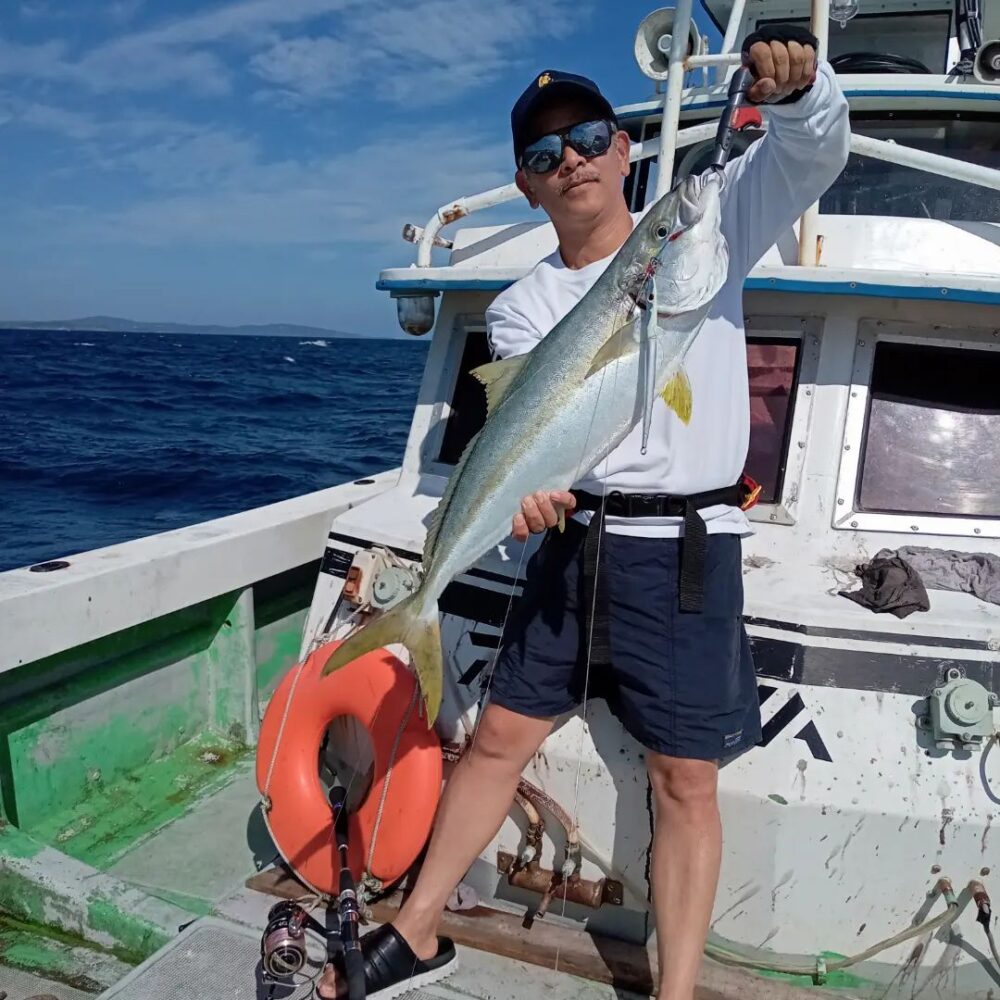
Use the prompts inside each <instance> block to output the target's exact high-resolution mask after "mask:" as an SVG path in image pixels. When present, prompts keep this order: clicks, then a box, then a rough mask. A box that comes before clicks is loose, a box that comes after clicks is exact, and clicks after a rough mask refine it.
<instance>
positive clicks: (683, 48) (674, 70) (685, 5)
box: [656, 0, 694, 198]
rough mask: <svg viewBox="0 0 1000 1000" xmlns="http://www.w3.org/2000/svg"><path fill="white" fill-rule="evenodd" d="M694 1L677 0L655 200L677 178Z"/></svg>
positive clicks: (664, 192) (664, 100)
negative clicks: (680, 125)
mask: <svg viewBox="0 0 1000 1000" xmlns="http://www.w3.org/2000/svg"><path fill="white" fill-rule="evenodd" d="M693 2H694V0H677V8H676V9H675V11H674V27H673V35H672V37H671V39H670V68H669V70H668V71H667V92H666V95H665V96H664V98H663V118H662V120H661V121H660V156H659V164H658V166H657V173H656V197H657V198H660V197H662V196H663V195H664V194H666V193H667V191H669V190H670V185H671V182H672V180H673V176H674V153H675V152H676V150H677V124H678V122H679V121H680V117H681V96H682V94H683V92H684V74H685V72H686V70H685V68H684V60H685V59H686V58H687V47H688V38H689V36H690V33H691V7H692V5H693Z"/></svg>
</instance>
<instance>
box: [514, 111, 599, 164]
mask: <svg viewBox="0 0 1000 1000" xmlns="http://www.w3.org/2000/svg"><path fill="white" fill-rule="evenodd" d="M614 131H615V130H614V127H613V126H612V124H611V122H609V121H605V120H603V119H599V120H596V121H592V122H579V123H578V124H576V125H572V126H570V128H567V129H563V130H562V131H561V132H550V133H549V134H548V135H543V136H542V137H541V138H540V139H536V140H535V141H534V142H533V143H531V144H530V145H527V146H525V147H524V151H523V152H522V153H521V163H520V166H521V169H522V170H530V171H531V173H533V174H547V173H549V171H551V170H555V169H556V167H558V166H559V164H560V163H562V158H563V153H564V152H565V151H566V147H567V146H569V148H570V149H572V150H573V151H574V152H576V153H579V154H580V156H586V157H591V156H601V155H603V154H604V153H606V152H607V151H608V149H609V148H610V147H611V137H612V136H613V135H614Z"/></svg>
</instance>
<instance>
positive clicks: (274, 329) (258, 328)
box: [0, 316, 397, 339]
mask: <svg viewBox="0 0 1000 1000" xmlns="http://www.w3.org/2000/svg"><path fill="white" fill-rule="evenodd" d="M0 330H68V331H73V332H77V333H200V334H228V335H229V336H241V337H310V338H314V339H321V338H326V337H352V338H361V337H363V336H364V335H363V334H360V333H347V332H345V331H344V330H327V329H325V328H324V327H321V326H299V325H297V324H295V323H262V324H259V325H250V326H193V325H191V324H188V323H141V322H139V321H138V320H134V319H120V318H119V317H117V316H84V317H83V318H82V319H64V320H53V321H51V322H43V321H38V320H20V321H18V320H9V321H8V320H0ZM392 339H397V338H396V337H393V338H392Z"/></svg>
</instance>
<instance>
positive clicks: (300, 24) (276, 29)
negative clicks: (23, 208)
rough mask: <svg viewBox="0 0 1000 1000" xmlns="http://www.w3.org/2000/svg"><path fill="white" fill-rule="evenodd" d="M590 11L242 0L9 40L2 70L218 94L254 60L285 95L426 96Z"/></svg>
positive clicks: (1, 47) (520, 2)
mask: <svg viewBox="0 0 1000 1000" xmlns="http://www.w3.org/2000/svg"><path fill="white" fill-rule="evenodd" d="M139 2H141V0H118V2H117V3H116V4H115V5H113V9H114V10H117V11H119V12H120V16H121V17H126V16H128V15H129V14H131V13H134V9H135V7H136V5H137V3H139ZM588 12H589V3H587V2H576V3H574V2H573V0H548V2H547V3H539V2H538V0H506V2H505V3H499V4H498V3H494V2H492V0H415V2H414V3H413V4H411V5H404V4H403V3H402V2H400V0H241V2H238V3H230V4H224V5H222V6H218V7H214V8H211V9H208V10H204V11H202V12H200V13H197V14H192V15H188V16H186V17H179V18H175V19H173V20H170V21H166V22H164V23H162V24H158V25H154V26H153V27H149V28H145V29H142V30H139V31H133V32H131V33H128V34H124V35H122V36H120V37H118V38H115V39H112V40H111V41H108V42H106V43H104V44H102V45H98V46H96V47H93V48H91V49H89V50H86V51H84V52H83V53H81V54H78V55H76V56H75V57H72V56H71V55H70V52H69V46H68V45H67V44H66V43H64V42H49V43H46V44H44V45H36V46H17V45H12V44H9V43H4V42H3V41H2V40H0V75H4V74H6V75H11V76H16V77H20V78H30V79H39V80H49V81H62V82H65V83H67V84H74V85H77V86H79V87H82V88H87V89H90V90H93V91H96V92H98V93H106V92H110V91H118V90H136V91H153V90H161V89H163V88H166V87H183V88H185V89H187V90H190V91H193V92H195V93H199V94H203V95H206V96H218V95H223V94H227V93H229V92H231V91H232V89H233V86H234V73H235V72H237V71H238V70H239V69H242V68H246V69H247V70H249V71H250V72H252V73H253V74H255V75H256V76H257V77H259V78H260V79H261V80H262V81H264V83H265V84H266V85H268V86H269V87H271V88H273V91H274V95H275V96H277V97H279V98H280V99H282V100H283V101H285V102H286V103H287V102H288V101H299V102H306V101H310V100H317V99H323V100H328V99H330V98H332V97H335V96H337V95H338V93H339V92H340V91H342V90H343V88H344V87H346V86H349V85H352V84H356V85H361V86H364V87H365V88H366V89H368V90H370V91H374V93H375V94H376V95H377V96H379V97H381V98H383V99H386V100H390V101H394V102H398V103H407V104H413V103H418V104H424V105H426V104H434V103H440V102H441V101H445V100H449V99H452V98H453V97H454V96H456V95H459V94H461V93H462V92H463V91H465V90H468V89H471V88H474V87H478V86H480V85H482V84H484V83H487V82H489V81H491V80H493V79H495V78H496V77H497V76H498V75H499V74H500V73H501V72H502V71H503V69H504V68H505V67H507V66H509V65H510V63H511V62H516V61H518V60H520V58H521V52H522V49H523V46H524V40H525V39H526V38H532V39H544V38H550V37H560V36H562V35H565V34H567V33H568V32H569V31H571V30H573V28H574V27H575V26H576V25H578V24H579V22H580V20H581V19H582V18H584V17H586V16H587V14H588ZM304 27H305V28H307V30H304V31H303V30H302V29H303V28H304ZM296 29H297V33H296Z"/></svg>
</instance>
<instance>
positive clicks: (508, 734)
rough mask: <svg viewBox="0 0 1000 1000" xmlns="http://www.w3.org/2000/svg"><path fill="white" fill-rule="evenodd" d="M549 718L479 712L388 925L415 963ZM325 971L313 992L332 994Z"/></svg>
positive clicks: (429, 948)
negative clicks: (411, 882)
mask: <svg viewBox="0 0 1000 1000" xmlns="http://www.w3.org/2000/svg"><path fill="white" fill-rule="evenodd" d="M553 721H554V720H552V719H532V718H529V717H528V716H525V715H519V714H518V713H516V712H511V711H508V710H507V709H506V708H500V707H499V706H497V705H489V706H488V707H487V709H486V711H485V712H484V713H483V718H482V721H481V723H480V725H479V732H478V734H477V736H476V741H475V744H474V746H473V747H472V748H471V749H470V750H469V751H467V752H466V754H465V756H464V757H463V758H462V759H461V761H459V763H458V765H457V766H456V767H455V771H454V773H453V774H452V776H451V777H450V778H449V779H448V784H447V785H446V786H445V791H444V795H443V796H442V797H441V805H440V806H439V807H438V812H437V818H436V819H435V821H434V832H433V834H432V835H431V840H430V845H429V846H428V848H427V856H426V858H425V860H424V863H423V866H422V867H421V869H420V875H419V877H418V878H417V883H416V885H415V886H414V888H413V892H412V893H410V896H409V898H408V899H407V900H406V903H405V904H404V905H403V907H402V909H401V910H400V911H399V913H398V914H397V916H396V919H395V920H394V921H393V924H394V926H395V927H396V930H398V931H399V933H400V934H402V935H403V937H404V938H406V941H407V943H408V944H409V945H410V947H411V948H412V949H413V951H414V953H415V954H416V956H417V958H420V959H424V960H427V959H429V958H433V957H434V955H436V954H437V950H438V944H437V930H438V924H439V922H440V920H441V915H442V913H443V912H444V908H445V904H446V903H447V902H448V897H449V896H450V895H451V894H452V892H453V891H454V889H455V886H456V885H457V884H458V883H459V881H460V880H461V878H462V876H463V875H464V874H465V873H466V872H467V871H468V870H469V868H470V867H471V865H472V863H473V861H475V860H476V858H477V857H478V856H479V853H480V852H481V851H482V850H483V848H484V847H485V846H486V845H487V844H488V843H489V842H490V841H491V840H492V839H493V837H494V835H495V834H496V832H497V830H499V829H500V825H501V824H502V823H503V820H504V817H505V816H506V815H507V811H508V810H509V809H510V804H511V802H512V801H513V799H514V792H515V791H516V790H517V783H518V781H519V780H520V778H521V772H522V771H523V770H524V768H525V766H526V765H527V764H528V762H529V761H530V760H531V757H532V755H533V754H534V753H535V751H536V750H537V749H538V748H539V747H540V746H541V745H542V742H543V741H544V740H545V737H546V736H548V735H549V733H550V732H551V731H552V723H553ZM336 989H337V980H336V975H335V973H334V971H333V970H332V969H328V970H327V971H326V972H325V973H324V976H323V979H322V980H321V982H320V995H321V996H326V997H334V996H336Z"/></svg>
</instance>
